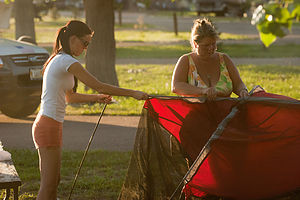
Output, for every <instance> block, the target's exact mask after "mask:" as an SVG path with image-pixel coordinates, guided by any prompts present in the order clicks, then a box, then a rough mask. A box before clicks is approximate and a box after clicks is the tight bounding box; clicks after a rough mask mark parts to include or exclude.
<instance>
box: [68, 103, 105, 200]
mask: <svg viewBox="0 0 300 200" xmlns="http://www.w3.org/2000/svg"><path fill="white" fill-rule="evenodd" d="M106 106H107V103H105V104H104V107H103V109H102V111H101V113H100V116H99V119H98V122H97V124H96V126H95V128H94V131H93V133H92V135H91V137H90V140H89V142H88V145H87V146H86V149H85V151H84V154H83V157H82V159H81V162H80V165H79V167H78V170H77V173H76V175H75V178H74V181H73V184H72V188H71V191H70V194H69V197H68V200H70V199H71V195H72V192H73V190H74V187H75V184H76V181H77V178H78V176H79V173H80V170H81V167H82V165H83V162H84V160H85V157H86V155H87V152H88V150H89V148H90V146H91V143H92V141H93V138H94V135H95V133H96V130H97V128H98V125H99V123H100V120H101V118H102V116H103V113H104V111H105V108H106Z"/></svg>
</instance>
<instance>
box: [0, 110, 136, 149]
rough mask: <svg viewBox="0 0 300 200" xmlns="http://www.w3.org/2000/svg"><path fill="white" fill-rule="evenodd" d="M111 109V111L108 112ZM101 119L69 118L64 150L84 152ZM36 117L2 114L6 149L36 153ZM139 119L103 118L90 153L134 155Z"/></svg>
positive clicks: (1, 131) (0, 128)
mask: <svg viewBox="0 0 300 200" xmlns="http://www.w3.org/2000/svg"><path fill="white" fill-rule="evenodd" d="M108 109H109V108H108ZM98 118H99V117H98V116H83V115H80V116H79V115H73V116H66V117H65V122H64V127H63V146H64V149H66V150H84V149H85V148H86V145H87V144H88V141H89V138H90V136H91V134H92V132H93V130H94V127H95V124H96V123H97V121H98ZM34 119H35V116H34V115H31V116H29V117H28V118H27V119H13V118H9V117H7V116H5V115H2V114H0V141H2V143H3V146H4V147H5V148H15V149H34V144H33V142H32V137H31V126H32V123H33V121H34ZM138 121H139V116H103V118H102V120H101V122H100V125H99V126H98V129H97V132H96V134H95V137H94V140H93V142H92V145H91V147H90V149H103V150H108V151H131V150H132V148H133V144H134V138H135V133H136V128H137V126H138Z"/></svg>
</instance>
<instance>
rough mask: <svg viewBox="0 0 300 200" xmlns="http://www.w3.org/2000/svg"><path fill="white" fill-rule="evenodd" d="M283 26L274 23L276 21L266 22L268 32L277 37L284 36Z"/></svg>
mask: <svg viewBox="0 0 300 200" xmlns="http://www.w3.org/2000/svg"><path fill="white" fill-rule="evenodd" d="M283 28H284V27H283V26H282V24H280V23H276V22H271V23H269V24H268V29H269V30H270V32H271V33H272V34H273V35H275V36H277V37H284V36H286V33H285V31H284V30H283Z"/></svg>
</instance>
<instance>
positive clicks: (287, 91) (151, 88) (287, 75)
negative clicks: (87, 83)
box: [67, 65, 300, 115]
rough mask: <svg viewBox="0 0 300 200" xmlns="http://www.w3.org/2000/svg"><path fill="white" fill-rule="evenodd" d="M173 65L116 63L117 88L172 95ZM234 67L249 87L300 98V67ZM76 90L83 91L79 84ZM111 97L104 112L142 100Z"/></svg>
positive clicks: (86, 108)
mask: <svg viewBox="0 0 300 200" xmlns="http://www.w3.org/2000/svg"><path fill="white" fill-rule="evenodd" d="M173 68H174V66H173V65H118V66H117V68H116V69H117V74H118V77H119V84H120V86H121V87H125V88H131V89H137V90H142V91H145V92H147V93H148V94H151V95H174V94H172V93H171V77H172V72H173ZM238 69H239V71H240V74H241V77H242V79H243V81H244V82H245V84H246V85H247V87H248V88H249V89H251V88H252V87H254V86H255V85H261V86H262V87H263V88H265V90H266V91H267V92H271V93H276V94H282V95H286V96H290V97H293V98H295V99H300V66H276V65H266V66H265V65H264V66H256V65H242V66H238ZM132 71H134V72H132ZM78 92H85V91H84V87H83V85H82V84H80V85H79V88H78ZM88 92H92V91H88ZM114 99H116V100H117V101H118V104H112V105H109V106H108V107H107V109H106V111H105V113H106V114H107V115H139V114H140V112H141V110H142V107H143V103H144V102H143V101H137V100H135V99H133V98H125V97H114ZM101 109H102V106H100V105H99V104H93V105H88V104H82V105H76V106H70V105H68V106H67V114H98V113H100V111H101Z"/></svg>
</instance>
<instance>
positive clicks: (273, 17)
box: [251, 0, 300, 47]
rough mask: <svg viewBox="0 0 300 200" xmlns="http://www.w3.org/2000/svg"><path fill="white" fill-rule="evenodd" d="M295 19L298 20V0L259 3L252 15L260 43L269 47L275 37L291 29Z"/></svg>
mask: <svg viewBox="0 0 300 200" xmlns="http://www.w3.org/2000/svg"><path fill="white" fill-rule="evenodd" d="M295 20H297V21H299V20H300V0H281V1H279V0H278V1H271V2H269V3H267V4H263V5H259V6H258V7H257V8H256V9H255V11H254V13H253V16H252V20H251V24H252V25H256V28H257V30H258V32H259V35H260V40H261V41H262V43H263V44H264V45H265V46H266V47H269V46H270V45H271V44H272V43H273V42H275V41H276V39H277V37H280V38H282V37H284V36H286V35H287V34H289V33H290V32H291V30H292V24H293V22H295Z"/></svg>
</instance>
